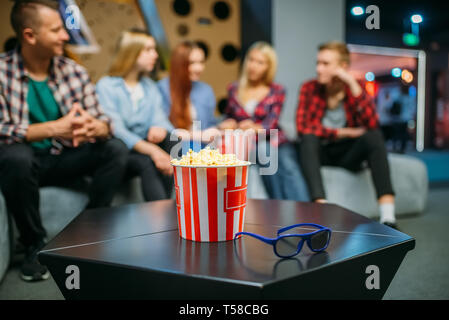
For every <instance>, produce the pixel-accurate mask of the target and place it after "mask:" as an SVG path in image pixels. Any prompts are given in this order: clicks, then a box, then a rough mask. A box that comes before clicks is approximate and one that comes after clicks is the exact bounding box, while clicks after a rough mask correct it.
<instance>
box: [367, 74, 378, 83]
mask: <svg viewBox="0 0 449 320" xmlns="http://www.w3.org/2000/svg"><path fill="white" fill-rule="evenodd" d="M365 79H366V81H368V82H371V81H374V79H376V76H375V75H374V73H372V72H367V73H366V74H365Z"/></svg>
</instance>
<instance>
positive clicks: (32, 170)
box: [0, 0, 127, 281]
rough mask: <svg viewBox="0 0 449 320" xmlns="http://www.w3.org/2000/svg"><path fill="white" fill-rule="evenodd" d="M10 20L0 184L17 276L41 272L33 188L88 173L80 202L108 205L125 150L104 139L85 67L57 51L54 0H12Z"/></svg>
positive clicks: (41, 237) (2, 70)
mask: <svg viewBox="0 0 449 320" xmlns="http://www.w3.org/2000/svg"><path fill="white" fill-rule="evenodd" d="M11 22H12V27H13V29H14V31H15V32H16V34H17V38H18V41H19V46H18V47H17V48H16V49H15V50H13V51H10V52H8V53H6V54H2V55H0V187H1V190H2V193H3V195H4V197H5V200H6V205H7V208H8V211H9V213H11V215H12V216H13V217H14V220H15V222H16V225H17V228H18V230H19V234H20V239H19V240H20V242H21V243H22V244H23V246H24V247H25V248H26V254H25V260H24V262H23V264H22V266H21V278H22V279H23V280H25V281H37V280H43V279H47V278H48V276H49V273H48V270H47V268H46V267H45V266H42V265H40V264H39V262H38V261H37V252H38V251H39V250H41V249H42V248H43V247H44V245H45V237H46V231H45V229H44V227H43V225H42V221H41V217H40V213H39V187H40V186H43V185H48V184H60V183H63V182H68V181H71V180H74V179H76V178H78V177H79V176H82V175H85V174H88V175H91V176H92V177H93V180H92V183H91V185H90V187H89V190H88V195H89V203H88V206H87V207H88V208H96V207H105V206H109V205H110V204H111V202H112V199H113V196H114V194H115V192H116V190H117V189H118V188H119V186H120V183H121V181H122V178H123V174H124V172H125V167H126V160H127V150H126V146H125V145H124V144H123V143H122V142H121V141H120V140H117V139H109V138H110V127H109V123H110V120H109V118H108V117H107V116H106V115H105V114H104V113H103V111H102V109H101V108H100V105H99V104H98V101H97V98H96V94H95V86H94V85H93V84H92V83H91V82H90V80H89V76H88V74H87V72H86V71H85V70H84V68H82V67H81V66H79V65H77V64H76V63H75V62H73V61H72V60H69V59H67V58H64V57H62V54H63V50H64V43H65V42H66V41H67V40H69V36H68V34H67V32H66V31H65V29H64V25H63V22H62V20H61V17H60V15H59V11H58V4H57V3H55V2H54V1H45V0H28V1H16V3H15V4H14V6H13V8H12V12H11Z"/></svg>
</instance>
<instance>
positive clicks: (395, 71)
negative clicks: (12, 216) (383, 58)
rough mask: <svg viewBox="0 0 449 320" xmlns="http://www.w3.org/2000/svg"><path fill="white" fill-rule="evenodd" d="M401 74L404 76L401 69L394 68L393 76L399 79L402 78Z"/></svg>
mask: <svg viewBox="0 0 449 320" xmlns="http://www.w3.org/2000/svg"><path fill="white" fill-rule="evenodd" d="M401 74H402V70H401V68H393V69H392V70H391V75H392V76H393V77H395V78H399V77H400V76H401Z"/></svg>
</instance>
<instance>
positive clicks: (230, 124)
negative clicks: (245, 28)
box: [219, 42, 309, 201]
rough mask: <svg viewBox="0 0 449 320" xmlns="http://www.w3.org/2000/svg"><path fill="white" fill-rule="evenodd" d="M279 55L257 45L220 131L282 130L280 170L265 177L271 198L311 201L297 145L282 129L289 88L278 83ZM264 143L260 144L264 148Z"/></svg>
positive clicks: (276, 144) (232, 88)
mask: <svg viewBox="0 0 449 320" xmlns="http://www.w3.org/2000/svg"><path fill="white" fill-rule="evenodd" d="M276 71H277V56H276V52H275V51H274V49H273V48H272V47H271V46H270V45H269V44H268V43H265V42H256V43H255V44H253V45H252V46H251V47H250V49H249V50H248V53H247V55H246V57H245V60H244V63H243V69H242V74H241V76H240V80H239V81H238V82H235V83H233V84H231V85H230V86H229V88H228V104H227V107H226V109H225V115H226V117H227V119H226V120H225V121H223V122H222V123H221V124H220V125H219V128H220V129H223V130H224V129H242V130H247V129H253V130H255V131H259V130H266V131H267V134H266V136H267V137H269V136H270V132H269V131H270V130H271V129H275V130H277V131H278V141H277V142H275V141H270V145H271V148H278V170H277V172H276V173H275V174H274V175H262V179H263V181H264V184H265V188H266V190H267V193H268V195H269V196H270V197H271V198H275V199H290V200H297V201H307V200H308V199H309V197H308V192H307V189H306V185H305V182H304V179H303V176H302V173H301V170H300V168H299V166H298V164H297V161H296V154H295V150H294V148H293V146H292V145H291V144H290V142H289V141H288V140H287V137H286V135H285V134H284V132H283V131H282V129H281V128H280V127H279V117H280V115H281V111H282V107H283V104H284V100H285V89H284V87H283V86H282V85H280V84H277V83H275V82H274V77H275V75H276ZM261 143H262V142H260V141H259V142H258V146H259V147H261ZM268 150H270V148H268Z"/></svg>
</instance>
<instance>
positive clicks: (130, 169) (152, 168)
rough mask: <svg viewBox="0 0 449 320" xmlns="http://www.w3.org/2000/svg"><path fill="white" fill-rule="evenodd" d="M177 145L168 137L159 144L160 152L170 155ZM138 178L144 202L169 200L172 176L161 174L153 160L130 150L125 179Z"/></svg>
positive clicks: (172, 182) (172, 181)
mask: <svg viewBox="0 0 449 320" xmlns="http://www.w3.org/2000/svg"><path fill="white" fill-rule="evenodd" d="M176 143H178V142H177V141H170V135H169V134H167V136H166V137H165V139H164V140H163V141H162V142H161V143H159V144H158V145H159V147H161V149H162V150H164V151H166V152H167V153H168V154H170V150H171V148H172V147H173V146H174V145H175V144H176ZM135 176H139V177H140V178H141V181H142V192H143V197H144V199H145V201H156V200H163V199H168V198H170V194H171V191H172V189H173V185H174V179H173V176H172V175H170V176H166V175H164V174H162V173H161V172H160V171H159V170H158V169H157V168H156V165H155V164H154V162H153V160H152V159H151V158H150V157H149V156H147V155H144V154H141V153H138V152H136V151H134V150H132V151H131V152H130V153H129V156H128V165H127V170H126V177H125V179H126V180H127V179H130V178H133V177H135Z"/></svg>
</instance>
